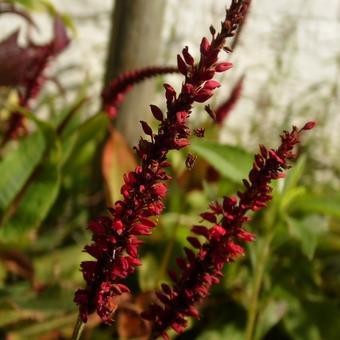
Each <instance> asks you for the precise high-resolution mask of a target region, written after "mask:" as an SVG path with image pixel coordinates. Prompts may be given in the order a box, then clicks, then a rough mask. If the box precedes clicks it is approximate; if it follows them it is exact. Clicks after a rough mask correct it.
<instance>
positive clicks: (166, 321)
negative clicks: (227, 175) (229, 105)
mask: <svg viewBox="0 0 340 340" xmlns="http://www.w3.org/2000/svg"><path fill="white" fill-rule="evenodd" d="M311 126H312V124H311ZM308 127H309V126H308V125H307V128H306V129H308ZM312 127H313V126H312ZM303 130H304V129H300V130H298V129H297V128H296V127H293V129H292V131H291V132H287V131H284V133H283V134H282V136H281V145H280V146H279V148H278V149H276V150H272V152H270V153H269V152H267V149H266V148H265V147H264V146H260V154H259V155H258V156H256V157H255V159H259V157H260V158H262V160H263V162H261V163H260V164H257V166H256V167H255V168H253V169H252V170H251V174H250V175H249V177H250V178H251V179H252V180H251V182H250V183H249V182H248V181H245V183H246V185H245V188H244V191H243V192H240V193H239V194H238V196H239V198H236V197H230V198H229V197H224V199H223V204H219V203H214V204H212V205H211V206H210V207H211V212H207V213H204V214H202V215H203V216H204V218H205V219H206V220H208V221H210V222H211V223H213V226H212V227H211V228H210V229H208V228H207V227H205V226H194V227H193V228H192V232H193V233H195V234H196V235H202V236H205V237H206V239H207V240H206V242H205V243H204V244H201V243H200V242H199V241H198V240H197V239H196V238H195V237H188V241H189V242H190V243H191V244H192V245H193V246H194V248H196V249H197V252H196V253H194V252H193V251H192V250H189V249H188V248H186V249H185V252H186V259H185V258H177V259H176V262H177V264H178V266H179V274H178V275H175V274H174V272H172V274H171V275H170V277H171V278H172V279H173V281H174V286H173V288H172V289H171V288H167V289H169V290H170V289H171V294H170V293H169V294H168V300H164V299H162V301H161V302H162V307H160V306H159V307H160V309H158V310H157V312H156V309H155V308H154V305H153V307H152V308H150V309H149V311H148V312H146V314H147V315H148V320H150V321H152V322H153V323H152V338H157V337H158V336H160V335H162V334H165V332H166V330H167V329H168V328H169V327H172V328H173V329H175V330H176V331H177V332H182V331H183V328H185V327H186V320H185V318H186V317H189V316H190V317H191V316H193V317H196V318H198V317H199V313H198V311H196V310H195V309H194V305H195V304H196V303H198V302H199V301H200V300H201V299H202V298H205V297H206V296H207V295H208V294H209V290H210V288H211V286H212V285H213V284H217V283H218V282H219V279H218V277H222V276H223V273H222V269H223V267H224V265H225V264H227V263H230V262H232V261H234V260H236V259H237V258H238V257H240V256H242V255H243V254H244V248H243V247H242V246H241V245H240V244H239V242H244V241H245V242H251V241H253V240H254V238H255V236H254V235H253V234H251V233H249V232H247V231H245V230H244V229H243V228H242V225H243V224H244V223H246V222H247V221H248V220H249V218H248V216H246V214H247V213H248V212H249V210H252V209H256V210H257V209H261V208H262V207H263V206H265V205H266V202H268V201H269V200H270V199H271V196H270V195H268V192H269V191H270V190H271V188H270V186H269V183H270V182H271V180H273V179H276V178H277V177H278V175H279V174H282V173H283V171H284V170H285V169H287V168H288V163H287V161H288V160H290V159H291V158H292V157H294V154H293V148H294V146H295V145H296V144H298V143H299V134H300V133H301V132H302V131H303ZM273 155H275V156H273ZM202 215H201V216H202ZM226 216H228V218H226ZM216 221H218V222H217V224H216Z"/></svg>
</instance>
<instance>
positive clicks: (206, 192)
mask: <svg viewBox="0 0 340 340" xmlns="http://www.w3.org/2000/svg"><path fill="white" fill-rule="evenodd" d="M3 3H4V2H3ZM7 3H11V4H15V6H16V8H17V9H20V11H25V13H27V15H31V16H32V17H33V18H34V16H35V13H36V12H37V11H38V12H39V15H44V16H45V17H46V18H48V19H46V20H48V22H49V24H50V23H51V22H52V20H53V19H52V18H53V17H54V16H55V15H56V14H57V13H58V10H57V9H56V8H55V7H54V5H53V3H52V2H50V1H48V0H12V1H8V2H7ZM0 4H1V2H0ZM253 6H254V7H255V6H256V1H254V4H253ZM141 15H142V14H141ZM2 16H4V18H5V14H2V15H1V18H0V20H3V19H2ZM62 18H63V22H64V24H65V25H66V27H67V29H68V32H69V35H70V37H71V39H73V40H75V41H76V40H77V30H78V28H77V27H76V26H77V25H76V24H75V23H74V21H73V20H72V19H71V17H70V16H69V15H67V14H65V15H64V14H63V15H62ZM251 20H252V19H251V15H250V18H249V21H251ZM250 25H251V23H250ZM279 26H280V29H279V30H278V32H274V33H273V35H274V38H273V39H275V41H276V43H277V45H278V46H277V48H276V50H275V58H274V59H275V63H274V66H273V67H272V69H271V70H270V72H269V73H268V74H269V76H268V78H267V79H266V81H265V82H264V83H263V85H261V87H260V88H259V89H258V90H259V92H260V93H261V95H260V96H257V97H255V100H254V101H253V103H254V106H253V112H254V114H253V115H252V118H251V119H250V120H249V122H250V124H249V129H248V130H247V131H249V133H250V135H251V138H250V139H249V138H248V141H247V142H244V139H243V136H242V133H240V130H242V124H240V123H239V127H238V128H235V123H233V121H232V122H231V124H230V125H229V123H228V121H229V115H230V119H233V116H234V115H235V114H236V112H238V110H239V109H240V107H245V106H242V105H247V104H244V101H245V102H247V101H249V91H248V92H247V89H246V90H245V91H244V92H242V93H241V96H240V99H239V102H238V103H236V107H235V108H234V109H235V110H233V111H231V112H229V115H228V116H227V117H226V119H225V121H224V122H223V124H222V125H219V126H216V125H214V124H212V122H211V120H209V119H208V118H207V119H206V120H203V119H202V118H201V117H200V116H202V114H201V112H202V108H199V109H198V110H197V112H196V113H195V115H194V117H193V119H192V125H193V126H194V127H202V126H204V127H205V128H206V138H204V139H198V138H195V137H194V138H193V140H192V144H191V146H190V150H189V151H190V152H192V153H193V154H194V155H197V157H198V158H197V160H196V162H195V166H194V168H193V170H188V169H187V168H186V167H185V159H186V153H185V152H180V153H178V152H177V153H172V154H171V155H170V159H171V162H172V164H173V168H172V169H171V175H172V176H173V180H172V181H171V183H170V188H169V195H168V197H167V200H166V210H165V212H164V213H163V215H162V216H161V218H160V220H159V226H158V228H157V229H156V231H155V233H154V234H153V235H152V236H151V237H148V240H147V241H148V242H147V243H146V245H145V246H144V247H143V249H142V256H141V257H142V261H143V266H142V267H140V269H139V271H138V272H137V273H136V274H135V275H134V276H133V277H131V278H130V279H129V285H130V287H132V291H133V292H135V294H134V296H126V297H124V300H123V301H122V302H121V305H120V309H119V311H118V313H117V322H116V323H115V325H114V326H113V327H107V326H104V325H101V324H100V322H99V319H98V318H97V317H96V316H93V317H91V318H90V320H89V322H88V326H87V328H86V330H85V332H84V339H110V338H120V339H126V338H142V336H143V334H144V333H145V325H144V324H143V322H142V320H141V319H140V317H139V315H138V313H139V312H140V310H141V308H142V307H143V306H144V305H145V304H146V303H148V302H149V301H150V296H151V295H152V291H154V289H155V288H157V287H158V285H159V283H160V282H163V281H168V277H167V269H169V268H173V267H174V266H175V261H174V259H175V257H176V256H178V255H179V254H181V253H182V248H183V246H184V245H186V237H187V236H188V234H189V233H190V226H191V225H193V224H195V223H197V222H198V220H199V218H198V215H199V213H201V212H202V211H204V210H205V209H206V208H207V206H208V204H209V202H211V201H212V200H214V199H216V198H218V197H221V196H226V195H233V194H234V193H235V192H237V190H239V189H241V180H242V178H244V177H246V176H247V173H248V171H249V169H250V168H251V165H252V159H253V156H252V154H253V151H254V150H256V147H257V144H258V143H266V145H267V146H268V147H275V146H276V145H277V144H278V135H277V134H278V131H280V130H281V129H283V128H288V127H289V125H290V124H291V123H292V122H295V121H298V122H300V121H302V120H304V121H305V120H308V119H310V117H314V118H315V119H316V120H317V121H318V122H319V126H320V131H321V132H320V131H319V132H317V130H316V129H315V130H314V131H313V132H312V133H310V136H309V137H308V139H306V140H305V141H304V143H303V146H302V147H301V149H300V150H299V155H300V157H299V158H298V160H297V162H296V164H295V165H294V166H293V168H292V169H291V170H290V171H289V173H288V176H287V177H286V178H285V179H283V180H280V181H279V182H278V183H276V185H275V190H274V199H273V201H272V202H271V204H270V206H269V207H268V208H267V209H265V211H263V212H260V213H256V214H254V215H253V216H252V221H251V223H250V225H249V229H250V230H252V231H253V232H255V233H256V235H257V240H256V242H254V243H253V244H251V245H249V246H248V253H247V256H245V257H244V258H242V259H241V260H240V261H237V262H235V263H232V264H231V265H229V266H227V267H226V268H225V277H224V279H223V282H222V284H221V285H219V286H217V287H215V288H214V290H213V292H212V294H211V296H210V297H209V298H208V299H207V300H205V301H204V302H203V303H202V304H201V305H200V306H199V309H200V311H201V314H202V318H201V320H200V321H198V322H196V321H195V322H192V324H191V327H190V329H189V330H188V331H187V332H185V333H184V334H182V335H180V336H177V337H176V339H200V340H215V339H216V340H220V339H221V340H222V339H232V340H238V339H246V340H250V339H253V340H260V339H287V340H300V339H301V340H302V339H308V340H337V339H338V336H339V334H340V325H339V322H337V320H339V319H340V223H339V222H340V208H339V207H340V193H339V191H338V182H337V176H338V174H339V169H340V168H339V161H338V158H337V157H335V158H334V157H332V150H330V149H332V145H330V144H329V143H330V142H329V139H327V135H326V133H325V131H327V129H329V122H330V120H331V119H332V117H333V118H334V115H335V113H334V112H337V111H338V107H339V105H338V104H339V77H338V74H339V73H336V74H334V77H333V78H327V79H320V81H318V82H315V84H312V85H310V86H309V87H308V88H307V90H304V91H303V92H302V93H300V92H299V91H297V92H296V93H294V96H292V98H291V99H290V100H289V101H288V104H285V105H284V106H282V105H278V103H279V102H280V101H279V100H278V99H279V97H280V96H279V95H280V91H282V84H283V83H284V82H285V79H287V78H289V75H290V73H292V72H294V68H293V67H292V64H291V61H292V58H294V50H295V49H296V27H297V19H295V21H286V22H285V23H284V24H282V25H279ZM248 32H249V30H248V29H247V26H246V27H245V30H244V32H243V33H242V34H243V35H245V36H246V35H247V34H248ZM103 34H108V33H107V32H103ZM175 37H176V33H173V34H172V38H171V34H170V40H171V39H175ZM275 37H276V38H275ZM277 37H279V39H278V38H277ZM0 38H1V39H0V42H1V41H2V40H3V39H4V38H5V36H0ZM251 38H252V39H260V38H259V37H254V35H252V37H251ZM142 39H147V37H143V38H142ZM248 39H249V38H248ZM278 40H280V41H278ZM241 43H242V42H241ZM111 47H112V46H111ZM241 51H242V49H238V47H237V48H235V53H236V60H235V63H236V62H237V58H238V53H241ZM0 53H2V51H1V50H0ZM164 53H166V52H164ZM61 58H62V56H61ZM78 58H80V59H81V58H83V57H82V56H81V55H78ZM169 59H170V58H169ZM330 62H331V63H334V65H335V67H336V69H337V70H338V71H339V65H340V63H339V58H338V59H336V60H331V61H330ZM77 67H78V66H77V65H76V64H75V65H72V66H69V67H67V68H64V69H63V68H59V69H58V68H57V69H53V68H52V73H53V72H54V73H55V74H54V76H56V78H57V79H58V78H59V77H60V78H62V77H63V74H67V73H68V72H70V70H72V68H77ZM261 67H262V68H263V67H265V66H263V65H261ZM0 68H1V65H0ZM338 71H337V72H338ZM244 73H245V75H246V80H247V83H246V88H247V87H248V88H249V87H250V86H253V87H256V86H257V85H256V84H253V85H251V84H250V80H249V79H251V74H252V68H248V69H245V70H244ZM176 77H177V78H176ZM170 79H171V80H174V81H175V82H176V81H177V82H179V81H180V77H178V76H171V78H170ZM96 80H98V79H96ZM93 81H94V79H93V78H91V77H90V76H89V75H88V73H87V72H83V76H82V81H81V84H78V85H76V86H69V87H68V86H64V87H63V86H61V88H60V87H59V86H56V87H53V86H51V84H50V83H47V85H46V86H44V89H43V91H42V93H41V94H40V95H39V96H38V98H36V100H35V102H34V105H33V107H32V108H31V109H30V110H28V109H25V108H18V107H17V105H18V104H17V93H16V90H15V89H13V88H8V87H0V103H1V106H0V123H1V124H2V126H4V125H3V124H5V121H6V117H8V116H9V115H10V114H11V112H13V111H15V110H19V111H20V112H21V114H22V115H23V116H24V117H25V120H26V122H27V126H28V133H27V134H26V135H24V136H21V138H19V139H17V140H13V141H10V142H9V143H6V145H2V147H1V151H0V174H1V175H0V213H1V227H0V261H1V265H0V338H4V339H28V338H31V339H66V338H69V337H70V335H71V333H72V328H73V325H74V322H75V320H76V317H77V308H76V306H75V305H74V304H73V302H72V299H73V293H74V291H75V289H76V288H78V287H79V286H81V285H82V284H83V282H82V277H81V273H80V271H79V264H80V262H81V261H82V260H84V258H85V257H86V256H87V255H85V254H84V253H83V252H82V248H83V246H84V245H85V244H86V243H87V242H88V241H89V238H90V235H89V233H88V231H87V230H86V225H87V222H88V220H89V219H90V218H91V217H93V216H96V215H97V214H99V213H104V214H105V207H106V206H108V205H110V203H112V202H113V201H114V200H116V199H118V198H119V196H120V191H119V189H120V186H121V183H122V174H123V173H125V172H126V171H127V170H128V169H131V168H133V167H134V166H135V164H136V162H137V160H136V159H135V155H134V153H133V150H132V149H131V147H130V146H129V144H130V141H129V140H126V138H125V135H124V131H121V130H118V129H117V128H115V126H114V124H112V122H110V120H109V119H108V118H107V117H106V115H105V114H104V113H102V112H100V110H98V106H99V105H98V102H99V97H98V96H97V95H96V92H95V91H94V92H93V86H92V83H93ZM162 82H163V79H160V80H159V79H158V80H157V81H156V82H155V83H154V84H153V85H152V86H153V88H156V93H157V94H158V95H159V97H156V99H155V100H156V101H159V100H160V99H159V98H161V91H160V84H161V83H162ZM226 83H228V81H227V80H226ZM97 86H101V85H97ZM228 86H229V87H228ZM226 88H227V90H225V93H224V94H223V96H224V97H225V96H226V94H228V91H230V92H232V86H231V85H230V84H227V87H226ZM93 93H95V94H93ZM152 99H153V98H150V102H151V100H152ZM224 99H225V98H223V100H224ZM93 103H95V104H93ZM242 103H243V104H242ZM213 104H216V103H213ZM273 111H274V112H278V111H280V115H276V116H275V117H276V118H275V119H273V114H272V112H273ZM136 120H137V119H136ZM153 124H155V123H154V122H153ZM233 124H234V125H233ZM2 126H1V133H3V130H2ZM322 127H323V128H322ZM228 129H229V130H228ZM333 129H334V126H333ZM140 133H141V129H140V128H138V129H137V128H136V134H137V135H139V134H140ZM1 137H3V135H1ZM221 140H222V141H223V143H221ZM226 141H228V143H225V142H226ZM320 150H321V151H320ZM320 153H321V154H322V153H324V154H325V155H326V156H325V157H324V158H322V157H320ZM323 173H327V174H329V173H331V176H326V179H325V178H324V177H323V176H322V174H323ZM173 336H174V337H175V335H174V334H173Z"/></svg>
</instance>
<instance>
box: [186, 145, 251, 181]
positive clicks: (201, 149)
mask: <svg viewBox="0 0 340 340" xmlns="http://www.w3.org/2000/svg"><path fill="white" fill-rule="evenodd" d="M190 148H191V150H192V151H193V153H196V154H197V155H198V156H199V157H202V158H204V159H205V160H206V161H207V162H209V163H210V165H211V166H213V167H214V168H215V169H216V170H217V171H218V172H219V173H220V174H221V175H223V176H224V177H227V178H229V179H230V180H232V181H235V182H239V181H241V180H242V179H243V178H246V177H247V176H248V172H249V171H250V169H251V167H252V163H253V157H252V155H250V154H249V153H248V152H246V151H245V150H243V149H241V148H240V147H237V146H233V145H227V144H219V143H217V142H213V141H204V140H194V141H192V144H191V146H190Z"/></svg>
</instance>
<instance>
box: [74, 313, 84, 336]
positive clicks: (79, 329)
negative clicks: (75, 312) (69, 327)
mask: <svg viewBox="0 0 340 340" xmlns="http://www.w3.org/2000/svg"><path fill="white" fill-rule="evenodd" d="M84 327H85V323H84V322H83V321H82V319H81V318H80V315H79V316H78V319H77V322H76V324H75V326H74V329H73V334H72V338H71V340H79V339H80V336H81V334H82V332H83V330H84Z"/></svg>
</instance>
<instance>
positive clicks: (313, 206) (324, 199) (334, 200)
mask: <svg viewBox="0 0 340 340" xmlns="http://www.w3.org/2000/svg"><path fill="white" fill-rule="evenodd" d="M339 207H340V194H330V193H327V194H312V193H306V194H304V195H299V196H297V197H296V199H295V200H294V201H293V202H292V204H291V209H292V211H294V212H302V213H313V214H316V213H319V214H323V215H326V216H332V217H335V218H340V208H339Z"/></svg>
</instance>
